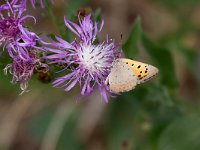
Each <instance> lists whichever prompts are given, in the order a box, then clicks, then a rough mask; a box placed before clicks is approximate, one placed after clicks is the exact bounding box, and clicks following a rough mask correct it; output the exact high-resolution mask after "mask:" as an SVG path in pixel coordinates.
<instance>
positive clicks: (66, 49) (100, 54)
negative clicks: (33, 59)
mask: <svg viewBox="0 0 200 150" xmlns="http://www.w3.org/2000/svg"><path fill="white" fill-rule="evenodd" d="M78 18H79V25H78V24H75V23H73V22H71V21H69V20H67V19H66V18H64V21H65V25H66V26H67V27H68V29H70V30H71V31H72V32H73V33H75V34H76V36H77V37H78V40H77V39H74V40H73V42H72V43H68V42H67V41H64V40H63V39H61V38H59V37H56V39H57V42H54V43H53V44H52V46H54V47H56V48H48V50H49V51H50V52H52V53H53V54H51V55H49V56H46V57H45V58H47V59H50V60H51V62H50V63H62V64H65V66H66V68H65V69H69V70H70V72H69V73H68V74H67V75H65V76H62V77H59V78H57V79H56V80H55V81H54V82H53V86H54V87H59V88H64V90H65V91H66V92H67V91H69V90H71V89H72V88H73V87H74V86H75V85H76V84H77V83H79V84H80V87H81V95H83V96H84V95H89V94H91V93H92V91H93V90H94V89H95V88H98V89H99V92H100V95H101V98H103V99H104V100H105V101H106V102H108V97H107V93H108V89H107V86H106V85H105V80H106V77H107V76H108V74H109V72H110V69H111V66H112V62H113V60H114V59H116V58H118V57H120V55H121V53H120V52H119V51H118V50H117V46H116V44H115V43H114V42H113V41H112V40H109V39H108V38H107V39H106V40H105V41H103V42H100V43H99V44H95V39H96V36H97V34H98V33H99V32H100V31H101V29H102V27H103V24H104V22H103V21H102V23H101V25H100V28H98V24H97V22H92V20H91V15H90V14H89V15H87V16H86V17H84V18H83V19H80V16H79V17H78Z"/></svg>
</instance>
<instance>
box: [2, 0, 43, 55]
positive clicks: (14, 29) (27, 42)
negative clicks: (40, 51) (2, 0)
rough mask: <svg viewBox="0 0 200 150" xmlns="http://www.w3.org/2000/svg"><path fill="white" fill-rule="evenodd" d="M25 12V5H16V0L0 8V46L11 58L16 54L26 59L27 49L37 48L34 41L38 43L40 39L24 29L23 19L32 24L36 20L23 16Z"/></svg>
mask: <svg viewBox="0 0 200 150" xmlns="http://www.w3.org/2000/svg"><path fill="white" fill-rule="evenodd" d="M25 10H26V5H25V3H24V2H23V1H22V2H21V3H18V0H12V1H11V2H7V3H6V4H3V5H1V6H0V46H1V45H4V48H6V49H7V50H8V53H9V55H10V56H11V57H13V55H15V54H16V55H19V56H22V57H23V58H24V59H26V58H28V57H29V56H28V55H29V53H28V52H27V51H28V50H27V49H31V48H32V49H35V48H38V47H36V41H40V38H39V37H38V36H37V35H36V34H35V33H33V32H30V31H28V30H27V29H26V28H25V27H24V20H25V19H27V18H32V19H33V20H34V22H36V19H35V18H34V17H33V16H31V15H28V14H27V15H23V13H24V11H25Z"/></svg>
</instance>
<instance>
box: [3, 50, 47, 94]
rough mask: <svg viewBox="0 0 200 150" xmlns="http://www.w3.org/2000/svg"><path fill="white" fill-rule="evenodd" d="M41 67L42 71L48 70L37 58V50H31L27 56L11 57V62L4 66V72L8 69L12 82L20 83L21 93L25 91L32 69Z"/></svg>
mask: <svg viewBox="0 0 200 150" xmlns="http://www.w3.org/2000/svg"><path fill="white" fill-rule="evenodd" d="M39 67H41V68H43V71H48V66H47V65H46V64H43V63H41V62H40V60H39V59H37V52H36V51H31V52H30V53H29V58H27V59H26V60H25V59H22V58H21V57H20V56H19V55H16V56H14V57H13V63H12V64H8V65H7V66H6V67H5V68H4V72H5V74H7V72H8V71H9V72H10V74H12V75H13V78H12V81H11V82H12V83H13V84H16V83H19V84H20V88H21V90H22V92H21V94H22V93H24V92H27V87H28V82H29V80H30V78H31V77H32V75H33V71H34V70H35V69H37V68H39Z"/></svg>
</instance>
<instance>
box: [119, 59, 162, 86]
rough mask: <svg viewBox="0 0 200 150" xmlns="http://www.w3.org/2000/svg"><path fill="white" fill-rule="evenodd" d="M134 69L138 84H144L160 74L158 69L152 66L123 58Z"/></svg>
mask: <svg viewBox="0 0 200 150" xmlns="http://www.w3.org/2000/svg"><path fill="white" fill-rule="evenodd" d="M121 59H123V61H125V62H126V64H127V65H129V67H130V68H131V69H132V71H133V72H134V74H135V75H136V77H137V80H138V81H137V84H140V83H143V82H145V81H147V80H149V79H151V78H152V77H154V76H155V75H156V74H157V73H158V69H157V68H156V67H154V66H152V65H149V64H145V63H142V62H139V61H134V60H131V59H126V58H121Z"/></svg>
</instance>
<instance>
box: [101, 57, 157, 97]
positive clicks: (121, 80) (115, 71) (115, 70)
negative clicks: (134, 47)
mask: <svg viewBox="0 0 200 150" xmlns="http://www.w3.org/2000/svg"><path fill="white" fill-rule="evenodd" d="M157 73H158V69H157V68H156V67H154V66H152V65H149V64H145V63H142V62H139V61H134V60H131V59H126V58H119V59H116V60H114V61H113V64H112V67H111V71H110V74H109V75H108V77H107V78H106V81H105V84H106V85H107V86H108V88H109V89H110V91H111V92H114V93H121V92H127V91H130V90H132V89H134V88H135V87H136V85H137V84H141V83H143V82H145V81H147V80H149V79H151V78H152V77H153V76H155V75H156V74H157Z"/></svg>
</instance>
